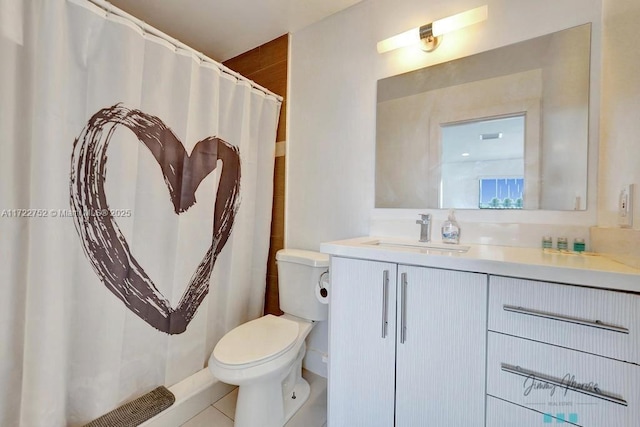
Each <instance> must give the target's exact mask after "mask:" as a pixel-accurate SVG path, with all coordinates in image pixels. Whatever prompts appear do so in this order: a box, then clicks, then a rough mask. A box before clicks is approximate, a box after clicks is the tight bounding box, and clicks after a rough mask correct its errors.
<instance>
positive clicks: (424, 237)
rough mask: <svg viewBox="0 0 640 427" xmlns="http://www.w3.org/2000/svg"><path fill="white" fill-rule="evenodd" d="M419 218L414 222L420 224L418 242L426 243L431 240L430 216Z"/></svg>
mask: <svg viewBox="0 0 640 427" xmlns="http://www.w3.org/2000/svg"><path fill="white" fill-rule="evenodd" d="M420 217H421V219H417V220H416V224H420V241H421V242H428V241H430V240H431V214H420Z"/></svg>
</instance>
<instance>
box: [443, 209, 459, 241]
mask: <svg viewBox="0 0 640 427" xmlns="http://www.w3.org/2000/svg"><path fill="white" fill-rule="evenodd" d="M442 242H443V243H455V244H458V243H460V227H459V226H458V222H457V221H456V216H455V214H454V213H453V209H452V210H450V211H449V219H447V220H446V221H445V222H443V223H442Z"/></svg>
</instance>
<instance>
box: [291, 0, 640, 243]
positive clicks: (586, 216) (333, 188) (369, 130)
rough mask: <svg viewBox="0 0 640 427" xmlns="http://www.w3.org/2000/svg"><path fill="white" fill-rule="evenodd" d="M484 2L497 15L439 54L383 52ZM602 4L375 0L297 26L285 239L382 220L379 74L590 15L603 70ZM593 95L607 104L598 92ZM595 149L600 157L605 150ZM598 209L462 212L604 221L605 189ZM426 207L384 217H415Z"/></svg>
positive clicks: (463, 217) (448, 42)
mask: <svg viewBox="0 0 640 427" xmlns="http://www.w3.org/2000/svg"><path fill="white" fill-rule="evenodd" d="M628 1H629V3H630V2H631V1H632V0H628ZM483 3H486V4H488V5H489V18H488V20H487V21H485V22H484V23H481V24H478V25H475V26H472V27H468V28H466V29H463V30H460V31H458V32H455V33H451V34H448V35H446V36H445V39H444V41H443V43H442V44H441V46H440V47H439V48H438V49H437V50H436V51H435V52H433V53H431V54H426V53H423V52H421V51H412V50H411V49H403V50H396V51H393V52H389V53H386V54H383V55H379V54H378V53H377V52H376V43H377V42H378V41H379V40H382V39H384V38H387V37H389V36H392V35H394V34H397V33H399V32H402V31H404V30H407V29H409V28H412V27H416V26H419V25H422V24H425V23H427V22H430V21H432V20H434V19H438V18H441V17H444V16H448V15H451V14H454V13H458V12H461V11H464V10H467V9H470V8H473V7H476V6H479V5H481V4H483ZM601 12H602V11H601V1H600V0H561V1H558V0H541V1H535V2H534V1H530V0H485V1H482V0H481V1H478V0H475V1H474V0H433V1H430V2H424V1H418V0H365V1H363V2H362V3H359V4H357V5H355V6H353V7H351V8H350V9H347V10H346V11H343V12H341V13H338V14H336V15H333V16H331V17H329V18H327V19H325V20H323V21H321V22H319V23H317V24H314V25H312V26H310V27H307V28H305V29H303V30H301V31H298V32H296V33H294V34H293V35H292V43H291V63H290V72H291V80H290V91H289V101H288V102H289V108H290V116H289V144H288V150H289V151H288V155H287V160H288V176H287V196H286V197H287V209H286V225H285V227H286V243H285V244H286V245H287V246H288V247H300V248H306V249H314V250H317V249H318V247H319V244H320V243H321V242H323V241H328V240H335V239H342V238H348V237H352V236H361V235H367V234H369V232H370V230H371V229H372V228H376V225H375V221H376V217H377V216H378V212H377V211H376V210H374V209H373V205H374V165H375V111H376V81H377V80H378V79H380V78H383V77H388V76H390V75H395V74H398V73H401V72H406V71H410V70H413V69H416V68H421V67H424V66H427V65H433V64H435V63H439V62H444V61H447V60H451V59H455V58H458V57H461V56H466V55H469V54H473V53H477V52H480V51H485V50H488V49H492V48H496V47H499V46H503V45H507V44H511V43H515V42H518V41H522V40H526V39H529V38H532V37H537V36H540V35H543V34H547V33H550V32H554V31H558V30H561V29H565V28H568V27H572V26H575V25H579V24H583V23H585V22H593V23H594V28H593V34H594V37H593V39H594V41H593V49H594V61H595V64H596V70H595V71H596V73H598V72H599V70H598V69H597V68H598V67H597V65H598V64H599V58H600V56H599V50H600V43H599V42H600V29H601V27H600V19H601ZM597 75H598V74H597ZM629 77H631V76H629ZM596 81H597V80H596ZM596 92H597V91H596ZM592 101H594V103H595V105H596V106H598V105H599V99H598V98H597V93H596V96H595V99H592ZM590 131H591V132H590V133H591V135H592V137H594V136H595V139H594V141H597V135H598V131H599V129H598V123H597V120H592V123H591V125H590ZM591 156H592V157H596V156H597V153H596V152H595V150H592V153H591ZM595 178H596V175H595V171H591V172H590V182H589V184H590V191H591V193H590V194H591V195H593V194H595V188H596V187H595V182H596V181H595ZM588 208H589V209H588V210H587V211H586V212H552V211H546V212H538V211H535V212H531V211H528V212H500V213H490V214H487V213H485V212H478V211H460V212H459V213H458V220H459V222H461V223H462V224H463V227H464V223H470V222H501V223H539V224H561V225H568V224H573V225H582V226H589V225H594V224H595V223H596V204H595V197H590V198H589V204H588ZM422 211H424V210H420V211H411V210H410V211H407V210H399V211H397V212H392V213H388V212H386V213H384V215H385V216H386V217H389V216H392V217H393V216H396V217H397V218H398V219H399V220H401V221H403V222H408V221H413V220H414V219H415V218H416V217H417V213H418V212H422ZM432 213H434V216H435V219H436V220H438V219H444V218H445V217H446V212H445V211H438V210H434V211H433V212H432ZM488 215H490V216H488ZM370 221H372V223H371V225H370ZM414 222H415V221H414Z"/></svg>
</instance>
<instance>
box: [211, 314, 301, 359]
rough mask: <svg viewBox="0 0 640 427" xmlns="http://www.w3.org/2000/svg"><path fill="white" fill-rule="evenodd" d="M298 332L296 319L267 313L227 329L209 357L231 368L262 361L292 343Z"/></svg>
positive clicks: (284, 350)
mask: <svg viewBox="0 0 640 427" xmlns="http://www.w3.org/2000/svg"><path fill="white" fill-rule="evenodd" d="M298 333H299V327H298V324H297V323H296V322H294V321H291V320H288V319H284V318H282V317H277V316H273V315H271V314H268V315H266V316H263V317H260V318H259V319H255V320H252V321H250V322H247V323H244V324H242V325H240V326H238V327H237V328H235V329H233V330H231V331H230V332H228V333H227V334H226V335H225V336H224V337H222V339H221V340H220V341H219V342H218V344H217V345H216V347H215V349H214V350H213V357H214V358H215V359H216V361H217V362H218V363H219V364H221V365H225V366H227V367H228V368H231V369H242V368H247V367H249V366H252V365H258V364H262V363H265V362H268V361H270V360H272V359H275V358H276V357H278V356H279V355H281V354H282V353H284V352H286V351H287V350H289V349H290V348H291V347H293V346H294V344H295V343H296V340H297V338H298Z"/></svg>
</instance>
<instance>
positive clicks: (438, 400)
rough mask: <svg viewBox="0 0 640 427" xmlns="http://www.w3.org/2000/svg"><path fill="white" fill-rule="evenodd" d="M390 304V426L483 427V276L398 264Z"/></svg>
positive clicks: (485, 283) (484, 308)
mask: <svg viewBox="0 0 640 427" xmlns="http://www.w3.org/2000/svg"><path fill="white" fill-rule="evenodd" d="M397 298H398V332H397V335H398V339H397V341H398V344H397V346H398V348H397V363H396V424H395V425H396V427H414V426H424V425H430V426H465V427H474V426H484V408H485V372H486V368H485V366H486V361H485V357H486V353H485V349H486V326H487V320H486V319H487V316H486V309H487V276H486V275H483V274H476V273H466V272H458V271H449V270H439V269H433V268H423V267H408V266H402V265H401V266H399V267H398V296H397ZM403 329H404V331H403ZM389 425H390V424H389Z"/></svg>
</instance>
